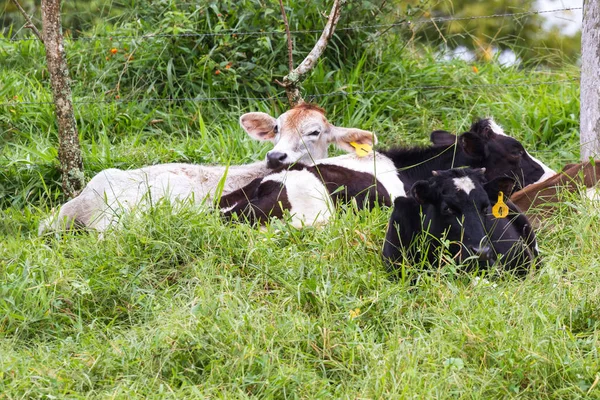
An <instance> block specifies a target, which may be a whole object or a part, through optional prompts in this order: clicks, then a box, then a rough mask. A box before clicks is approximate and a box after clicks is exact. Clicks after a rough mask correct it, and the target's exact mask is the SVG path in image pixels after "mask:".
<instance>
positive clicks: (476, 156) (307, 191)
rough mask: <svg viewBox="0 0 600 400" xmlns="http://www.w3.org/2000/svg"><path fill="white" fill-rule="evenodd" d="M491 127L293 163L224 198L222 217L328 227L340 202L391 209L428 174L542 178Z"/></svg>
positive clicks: (540, 169) (541, 168)
mask: <svg viewBox="0 0 600 400" xmlns="http://www.w3.org/2000/svg"><path fill="white" fill-rule="evenodd" d="M493 129H500V128H498V127H497V125H496V124H495V123H494V122H493V121H492V120H490V119H486V120H481V121H478V122H476V123H474V124H473V125H472V126H471V129H470V130H469V131H468V132H465V133H463V134H462V135H460V136H458V137H457V136H454V135H452V134H450V133H448V132H445V131H435V132H433V133H432V134H431V136H432V141H433V142H434V144H433V145H432V146H428V147H424V148H414V147H413V148H397V149H392V150H384V151H376V152H373V153H371V154H369V155H367V156H364V157H358V156H357V155H344V156H340V157H334V158H328V159H324V160H319V161H318V162H317V163H316V164H315V165H314V166H304V165H295V166H293V167H291V168H289V169H281V170H279V171H275V172H273V173H271V174H269V175H267V176H266V177H263V178H257V179H256V180H255V181H253V182H252V183H251V184H249V185H248V186H246V187H244V188H242V189H240V190H238V191H235V192H232V193H231V194H230V195H227V196H223V197H222V198H221V201H220V207H221V209H222V211H223V213H224V215H225V216H226V217H230V216H231V215H232V214H241V215H244V216H245V217H247V218H248V219H249V220H250V221H251V222H259V223H264V222H265V221H266V220H267V219H268V218H269V217H270V216H274V217H279V216H281V214H282V212H283V210H288V211H290V213H291V214H292V221H291V222H292V224H293V225H294V226H302V225H310V224H313V223H323V222H326V221H327V220H328V219H329V217H330V215H331V211H332V209H333V206H335V205H338V204H340V203H348V202H350V201H356V203H357V206H358V208H363V207H370V206H372V205H373V204H374V203H379V204H385V205H391V204H392V202H393V200H394V199H395V198H397V197H399V196H406V189H405V188H410V187H411V186H412V184H413V183H414V182H416V181H418V180H422V179H427V178H429V177H430V176H431V171H432V170H437V169H440V170H445V169H450V168H453V167H460V166H471V167H479V168H486V177H487V178H488V179H490V180H492V179H494V178H497V177H504V176H510V177H514V179H515V180H516V181H517V182H519V184H520V185H529V184H532V183H534V182H536V181H537V180H539V179H540V178H541V177H542V176H543V175H544V174H545V173H546V172H545V171H546V169H548V168H547V167H546V166H545V165H543V164H541V163H540V162H539V161H537V160H535V159H534V158H532V157H530V156H529V155H528V153H527V152H526V151H525V149H524V148H523V146H522V145H521V143H519V142H518V141H517V140H515V139H513V138H511V137H509V136H506V135H505V134H504V133H503V134H502V135H500V134H496V133H494V132H493ZM508 194H509V193H507V195H508Z"/></svg>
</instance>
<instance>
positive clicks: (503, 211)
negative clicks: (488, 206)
mask: <svg viewBox="0 0 600 400" xmlns="http://www.w3.org/2000/svg"><path fill="white" fill-rule="evenodd" d="M503 198H504V193H502V192H498V202H497V203H496V204H494V207H492V214H494V217H496V218H506V216H507V215H508V206H507V205H506V204H505V203H504V200H503Z"/></svg>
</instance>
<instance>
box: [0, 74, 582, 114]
mask: <svg viewBox="0 0 600 400" xmlns="http://www.w3.org/2000/svg"><path fill="white" fill-rule="evenodd" d="M579 79H580V78H579V77H570V78H565V79H559V80H554V81H540V82H531V81H528V82H517V83H482V84H456V85H422V86H400V87H395V88H387V89H376V90H338V91H334V92H329V93H317V94H313V95H309V94H305V97H306V98H308V99H317V98H323V97H331V96H352V95H359V94H380V93H394V92H402V91H404V92H408V91H414V90H435V89H462V90H468V89H470V88H477V89H481V88H492V87H495V88H498V87H519V86H543V85H554V84H557V83H566V82H576V81H578V80H579ZM285 99H286V97H285V96H284V95H283V94H282V93H280V94H277V95H273V96H267V97H200V96H198V97H175V98H160V97H150V98H143V97H142V98H139V97H136V98H124V99H103V100H91V99H78V100H74V101H73V104H112V103H132V102H138V103H139V102H161V101H164V102H170V103H180V102H194V103H198V102H206V101H240V100H243V101H270V100H285ZM44 104H53V102H51V101H38V102H36V101H9V102H4V103H0V107H7V106H9V107H13V106H21V105H44Z"/></svg>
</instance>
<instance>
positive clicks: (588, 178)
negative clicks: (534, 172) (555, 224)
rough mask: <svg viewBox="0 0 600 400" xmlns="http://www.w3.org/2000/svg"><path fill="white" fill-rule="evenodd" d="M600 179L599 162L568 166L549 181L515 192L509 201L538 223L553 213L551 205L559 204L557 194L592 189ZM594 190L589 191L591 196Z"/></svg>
mask: <svg viewBox="0 0 600 400" xmlns="http://www.w3.org/2000/svg"><path fill="white" fill-rule="evenodd" d="M599 179H600V160H598V161H596V162H585V163H579V164H569V165H566V166H565V168H563V170H562V171H561V172H559V173H558V174H555V175H554V176H552V177H550V178H549V179H547V180H545V181H543V182H539V183H536V184H533V185H530V186H528V187H526V188H524V189H521V190H519V191H518V192H515V193H514V194H513V195H512V196H511V198H510V200H511V201H512V202H513V203H514V204H515V205H516V206H517V207H519V209H521V210H522V211H523V212H524V213H526V214H527V215H528V216H529V217H530V218H531V219H532V221H534V222H536V223H539V222H540V218H541V217H547V216H549V215H550V214H552V212H553V205H555V204H556V203H558V202H559V192H560V191H561V190H567V191H569V192H575V191H577V190H579V189H580V188H581V187H587V188H594V187H595V186H597V184H598V180H599ZM593 192H594V189H591V190H589V189H588V193H589V194H593Z"/></svg>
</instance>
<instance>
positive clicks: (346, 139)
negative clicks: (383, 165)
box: [329, 125, 377, 153]
mask: <svg viewBox="0 0 600 400" xmlns="http://www.w3.org/2000/svg"><path fill="white" fill-rule="evenodd" d="M331 133H332V135H331V139H330V140H329V141H330V142H333V143H335V145H336V146H337V147H339V148H340V149H342V150H344V151H347V152H348V153H352V152H354V151H355V149H354V147H352V146H351V145H350V143H352V142H354V143H357V144H368V145H369V146H373V145H376V144H377V136H375V134H374V133H373V132H369V131H363V130H362V129H356V128H342V127H339V126H333V125H331Z"/></svg>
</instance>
